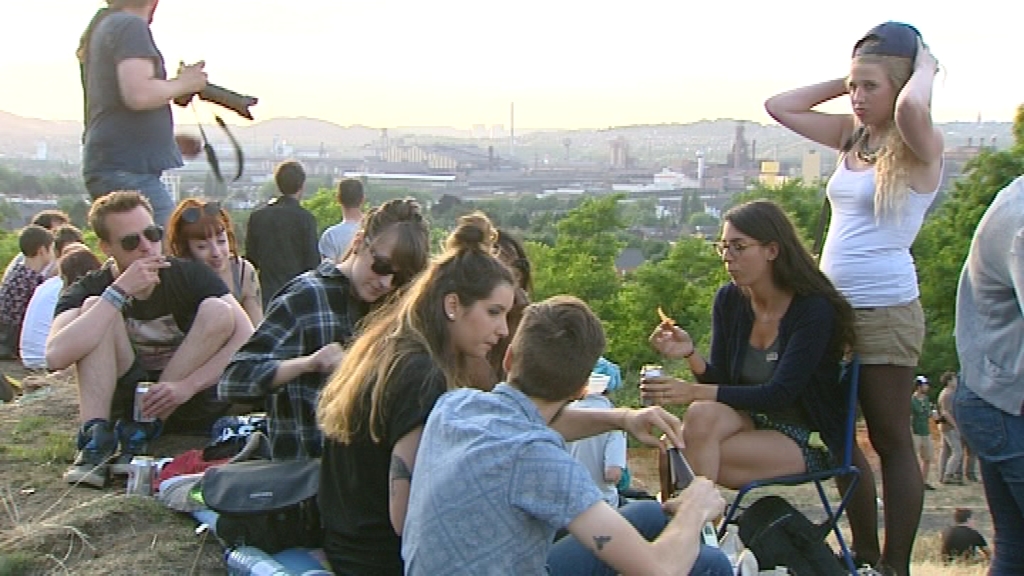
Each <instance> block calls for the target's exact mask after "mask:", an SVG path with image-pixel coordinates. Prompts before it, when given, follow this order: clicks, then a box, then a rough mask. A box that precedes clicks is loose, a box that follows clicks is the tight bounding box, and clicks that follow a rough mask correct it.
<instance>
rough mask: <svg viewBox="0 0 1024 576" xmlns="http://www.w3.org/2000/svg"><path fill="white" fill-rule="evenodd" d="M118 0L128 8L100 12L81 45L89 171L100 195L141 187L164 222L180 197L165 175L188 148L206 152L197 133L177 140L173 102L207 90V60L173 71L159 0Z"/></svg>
mask: <svg viewBox="0 0 1024 576" xmlns="http://www.w3.org/2000/svg"><path fill="white" fill-rule="evenodd" d="M116 4H117V5H119V6H121V7H120V8H119V9H112V8H103V9H101V10H100V11H98V12H97V13H96V15H95V16H94V17H93V19H92V21H91V22H90V23H89V26H88V28H86V30H85V33H84V34H83V35H82V42H81V45H80V46H79V49H78V57H79V62H80V65H81V75H82V89H83V91H84V93H85V134H84V135H83V145H84V147H83V151H82V176H83V177H84V178H85V186H86V189H88V191H89V194H90V195H91V196H92V197H93V199H96V198H99V197H100V196H103V195H105V194H108V193H110V192H113V191H114V190H138V191H140V192H142V194H143V195H144V196H146V198H147V199H148V200H149V202H150V205H152V207H153V216H154V220H155V221H156V223H157V224H158V225H161V226H164V225H166V224H167V219H168V218H169V217H170V214H171V211H172V210H173V209H174V202H173V200H172V199H171V197H170V195H169V194H168V193H167V190H166V189H165V188H164V186H163V183H162V182H161V181H160V176H161V174H162V173H163V171H164V170H168V169H171V168H177V167H179V166H181V165H182V153H184V154H187V155H189V156H194V155H196V154H198V153H199V143H198V141H196V140H195V139H194V138H188V137H184V136H182V137H180V138H179V139H178V141H176V139H175V136H174V133H173V130H174V120H173V118H172V117H171V106H170V102H171V100H173V99H174V98H177V97H179V96H185V95H189V94H195V93H196V92H199V91H200V90H202V89H203V88H204V87H205V86H206V73H205V72H203V66H204V64H203V63H202V62H200V63H198V64H194V65H191V66H182V67H181V68H180V69H179V70H178V75H177V76H176V77H175V78H172V79H168V78H167V70H166V68H165V66H164V58H163V55H162V54H161V53H160V50H158V49H157V47H156V43H155V42H154V41H153V35H152V33H151V32H150V29H149V25H150V23H152V21H153V13H154V12H155V11H156V5H157V0H122V1H121V2H118V3H116ZM179 146H181V147H182V149H179Z"/></svg>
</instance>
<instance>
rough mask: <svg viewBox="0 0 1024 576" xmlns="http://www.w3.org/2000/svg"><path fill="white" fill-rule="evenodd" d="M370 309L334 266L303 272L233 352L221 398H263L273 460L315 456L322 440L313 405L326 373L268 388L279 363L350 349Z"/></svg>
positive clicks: (219, 391)
mask: <svg viewBox="0 0 1024 576" xmlns="http://www.w3.org/2000/svg"><path fill="white" fill-rule="evenodd" d="M367 310H368V305H367V304H365V303H363V302H361V301H360V300H359V299H358V297H357V296H356V294H355V291H354V290H353V289H352V285H351V283H350V282H349V279H348V278H347V277H345V276H344V275H343V274H342V273H341V272H340V271H339V270H338V268H337V266H335V264H334V263H333V262H324V263H322V264H321V265H320V266H319V267H318V268H317V269H316V270H313V271H310V272H306V273H304V274H301V275H299V276H297V277H295V278H293V279H292V280H291V281H289V282H288V283H287V284H285V286H284V288H282V289H281V292H280V293H278V294H277V296H275V297H274V299H273V300H271V302H270V306H269V307H268V308H267V312H266V316H265V317H264V318H263V322H262V323H260V325H259V327H257V328H256V332H255V333H254V334H253V335H252V337H251V338H249V341H248V342H246V343H245V345H244V346H242V348H241V349H240V350H239V351H238V352H236V353H235V356H234V357H233V358H232V359H231V362H230V363H229V364H228V367H227V369H225V371H224V374H223V375H222V376H221V378H220V381H219V382H218V383H217V394H218V395H219V396H220V397H221V398H222V399H225V400H231V401H252V400H254V399H261V398H263V399H265V401H266V409H267V413H268V415H269V417H270V425H269V432H270V442H271V445H272V447H273V457H274V459H299V458H317V457H319V456H320V453H321V452H322V449H323V437H322V435H321V433H320V429H319V428H318V427H317V424H316V404H317V399H318V398H319V396H320V391H321V390H322V389H323V387H324V385H325V384H326V383H327V377H328V376H329V374H323V373H317V372H308V373H306V374H303V375H301V376H299V377H298V378H296V379H294V380H291V381H289V382H286V383H285V384H283V385H282V386H280V387H278V388H276V389H271V386H270V383H271V381H272V380H273V378H274V373H275V372H277V367H278V366H279V365H280V364H281V362H282V361H283V360H287V359H290V358H297V357H299V356H308V355H310V354H313V353H314V352H316V351H317V350H319V349H320V348H322V347H324V346H326V345H327V344H329V343H331V342H339V343H340V344H341V345H342V346H348V344H349V343H350V342H351V340H352V338H353V330H354V326H355V324H356V322H358V321H359V319H360V318H362V317H363V316H364V315H365V314H366V312H367Z"/></svg>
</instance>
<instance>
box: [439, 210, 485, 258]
mask: <svg viewBox="0 0 1024 576" xmlns="http://www.w3.org/2000/svg"><path fill="white" fill-rule="evenodd" d="M497 239H498V231H497V229H495V228H494V225H493V224H491V220H490V219H489V218H487V215H486V214H484V213H483V212H479V211H477V212H472V213H470V214H466V215H465V216H460V217H459V223H458V225H457V226H456V227H455V231H454V232H452V233H451V234H450V235H449V236H448V241H447V242H446V243H445V248H447V249H448V250H480V251H481V252H485V253H488V254H489V253H490V252H491V248H492V247H493V246H494V243H495V242H496V241H497Z"/></svg>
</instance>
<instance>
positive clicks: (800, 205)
mask: <svg viewBox="0 0 1024 576" xmlns="http://www.w3.org/2000/svg"><path fill="white" fill-rule="evenodd" d="M760 199H765V200H771V201H772V202H775V203H776V204H778V205H779V206H782V209H783V210H785V211H786V212H787V213H788V214H789V217H790V219H792V220H793V224H794V225H795V226H796V227H797V230H799V231H800V233H801V235H802V236H803V237H804V239H812V238H814V235H815V234H816V233H817V230H818V219H819V217H820V215H821V203H822V201H823V200H824V198H823V196H822V191H821V188H819V187H818V186H808V185H805V184H804V183H803V180H800V179H794V180H787V181H786V182H785V183H783V184H781V185H779V186H767V185H765V184H762V183H758V184H756V185H755V186H754V187H753V188H752V189H750V190H748V191H746V192H743V193H742V194H737V195H736V196H734V197H733V199H732V201H731V202H730V203H729V205H728V208H731V207H733V206H737V205H739V204H743V203H744V202H749V201H751V200H760Z"/></svg>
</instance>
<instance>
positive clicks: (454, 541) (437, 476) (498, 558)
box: [402, 384, 601, 576]
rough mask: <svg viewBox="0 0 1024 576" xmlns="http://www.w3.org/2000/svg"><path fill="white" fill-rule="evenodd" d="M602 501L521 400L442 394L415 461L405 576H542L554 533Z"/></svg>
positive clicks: (515, 395)
mask: <svg viewBox="0 0 1024 576" xmlns="http://www.w3.org/2000/svg"><path fill="white" fill-rule="evenodd" d="M599 502H601V492H600V491H599V490H598V489H597V486H595V485H594V481H593V480H592V479H591V477H590V473H589V472H587V469H586V468H584V467H583V465H582V464H580V463H579V462H577V461H576V460H575V459H574V458H573V457H572V456H570V455H569V453H568V452H566V449H565V441H564V440H563V439H562V437H561V436H560V435H559V434H558V433H557V432H555V431H554V430H552V429H551V428H550V427H549V426H548V425H547V423H546V422H545V421H544V418H543V417H542V416H541V415H540V412H539V411H538V410H537V407H536V405H535V404H534V403H533V402H532V401H531V400H530V399H529V398H527V397H526V396H525V395H524V394H523V393H522V392H520V391H519V390H517V389H515V388H513V387H511V386H508V385H507V384H498V386H496V387H495V388H494V391H493V392H482V391H480V390H474V389H460V390H455V391H452V392H448V393H446V394H445V395H443V396H442V397H441V398H440V399H439V400H438V401H437V403H436V404H435V405H434V409H433V410H432V411H431V413H430V417H429V418H428V419H427V425H426V427H424V429H423V436H422V438H421V439H420V447H419V452H417V455H416V467H415V470H414V473H413V479H412V491H411V493H410V496H409V509H408V513H407V515H406V519H405V529H404V531H403V533H402V557H403V558H404V559H405V573H406V574H407V575H413V576H416V575H421V576H427V575H430V576H433V575H435V574H448V575H455V574H465V575H467V576H469V575H474V576H475V575H479V574H545V573H546V559H547V554H548V550H549V549H550V547H551V542H552V539H553V538H554V535H555V532H556V531H557V530H558V529H559V528H564V527H566V526H568V525H569V523H570V522H572V520H573V519H574V518H576V517H577V516H579V515H580V514H581V513H583V512H584V511H586V510H587V509H589V508H590V507H592V506H594V505H595V504H598V503H599Z"/></svg>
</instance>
